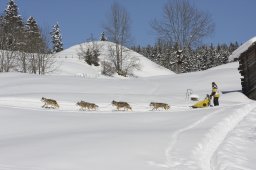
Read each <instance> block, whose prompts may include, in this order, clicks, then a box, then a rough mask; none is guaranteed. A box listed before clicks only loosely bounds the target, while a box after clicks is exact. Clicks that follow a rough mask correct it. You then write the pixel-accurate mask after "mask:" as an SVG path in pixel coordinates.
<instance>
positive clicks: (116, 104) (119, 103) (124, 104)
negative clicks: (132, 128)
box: [112, 100, 132, 111]
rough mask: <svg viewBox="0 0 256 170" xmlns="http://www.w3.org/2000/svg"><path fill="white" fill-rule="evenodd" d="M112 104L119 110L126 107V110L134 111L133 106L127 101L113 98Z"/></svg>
mask: <svg viewBox="0 0 256 170" xmlns="http://www.w3.org/2000/svg"><path fill="white" fill-rule="evenodd" d="M112 105H113V106H115V107H116V108H117V110H118V111H119V110H120V108H124V110H131V111H132V107H131V106H130V105H129V104H128V103H127V102H117V101H115V100H113V101H112Z"/></svg>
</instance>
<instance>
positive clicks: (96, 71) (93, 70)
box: [51, 41, 174, 77]
mask: <svg viewBox="0 0 256 170" xmlns="http://www.w3.org/2000/svg"><path fill="white" fill-rule="evenodd" d="M94 43H95V44H96V45H97V46H98V47H99V50H100V54H101V55H100V56H99V59H100V61H104V60H107V58H108V57H107V56H108V55H109V48H110V47H111V46H112V47H113V46H114V44H113V43H112V42H107V41H97V42H94ZM80 46H82V47H83V48H84V49H87V48H88V47H89V46H92V42H90V43H83V44H78V45H75V46H73V47H70V48H68V49H66V50H64V51H61V52H59V53H57V54H55V57H56V65H55V66H56V68H57V69H56V71H55V72H53V73H51V74H54V75H80V76H85V77H104V76H103V75H102V74H101V71H102V66H98V67H96V66H90V65H88V64H87V63H85V62H84V61H83V60H79V56H78V52H80ZM124 56H129V57H135V58H136V59H138V60H139V63H140V65H141V68H140V70H134V72H133V74H134V76H136V77H149V76H158V75H171V74H174V73H173V72H171V71H170V70H168V69H166V68H164V67H162V66H159V65H157V64H156V63H154V62H152V61H150V60H149V59H147V58H146V57H144V56H142V55H140V54H138V53H136V52H134V51H132V50H129V49H128V48H125V51H124Z"/></svg>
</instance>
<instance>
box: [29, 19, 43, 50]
mask: <svg viewBox="0 0 256 170" xmlns="http://www.w3.org/2000/svg"><path fill="white" fill-rule="evenodd" d="M25 28H26V29H25V31H26V40H27V52H30V53H36V52H40V51H39V49H40V48H44V41H43V39H42V37H41V31H40V29H39V26H38V24H37V22H36V20H35V18H34V17H32V16H31V17H29V18H28V20H27V23H26V26H25Z"/></svg>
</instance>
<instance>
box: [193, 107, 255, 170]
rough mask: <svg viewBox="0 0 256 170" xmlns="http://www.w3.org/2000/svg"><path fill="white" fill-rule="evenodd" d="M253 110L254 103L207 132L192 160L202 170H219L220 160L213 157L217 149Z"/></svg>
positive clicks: (238, 110) (240, 109)
mask: <svg viewBox="0 0 256 170" xmlns="http://www.w3.org/2000/svg"><path fill="white" fill-rule="evenodd" d="M255 108H256V105H255V103H251V104H247V105H245V106H243V107H241V108H239V109H237V110H235V111H234V112H233V113H232V114H229V115H228V116H227V117H226V118H225V119H223V120H221V121H220V122H219V123H217V124H216V125H215V126H214V127H213V128H211V129H210V130H209V132H208V133H207V134H206V135H205V137H204V139H203V140H202V141H201V142H200V143H198V146H197V148H196V149H195V150H194V158H195V159H197V162H198V165H199V166H200V168H201V169H202V170H219V169H221V168H220V167H218V165H219V164H220V162H221V160H222V159H219V158H216V155H214V154H215V153H216V150H217V148H218V147H219V146H220V145H221V144H222V143H223V141H224V139H225V138H226V137H227V135H228V133H230V132H231V131H232V130H233V129H234V128H235V127H236V126H237V125H238V123H239V122H240V121H241V120H243V119H244V118H245V116H246V115H248V114H249V113H250V112H251V111H252V110H253V109H255ZM217 152H218V151H217ZM213 155H214V156H213Z"/></svg>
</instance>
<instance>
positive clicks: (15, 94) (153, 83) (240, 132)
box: [0, 47, 256, 170]
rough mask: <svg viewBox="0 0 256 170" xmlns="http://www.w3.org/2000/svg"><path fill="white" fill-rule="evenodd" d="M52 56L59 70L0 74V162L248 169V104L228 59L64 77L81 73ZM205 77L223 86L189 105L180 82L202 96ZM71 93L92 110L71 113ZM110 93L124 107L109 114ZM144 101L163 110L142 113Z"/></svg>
mask: <svg viewBox="0 0 256 170" xmlns="http://www.w3.org/2000/svg"><path fill="white" fill-rule="evenodd" d="M73 48H74V49H73V50H75V49H76V48H75V47H73ZM69 50H70V51H72V48H71V49H69ZM66 52H67V51H66ZM62 54H63V55H61V57H62V58H61V59H63V61H64V62H66V61H69V63H68V62H67V65H69V67H67V68H69V70H67V68H65V69H64V70H65V71H66V72H64V73H61V72H60V73H59V74H55V75H30V74H21V73H2V74H0V80H1V81H0V87H1V88H0V169H2V170H84V169H90V170H163V169H171V170H220V169H225V170H234V169H246V170H254V169H255V167H256V163H255V162H256V154H255V153H256V149H255V147H254V146H255V145H256V140H255V139H256V135H255V134H256V130H255V129H256V127H255V124H256V119H255V117H256V111H255V110H256V109H255V108H256V103H255V102H254V101H251V100H249V99H248V98H247V97H246V96H244V95H243V94H241V93H240V92H239V90H241V85H240V84H241V83H240V75H239V72H238V70H237V67H238V63H231V64H227V65H223V66H221V67H218V68H213V69H210V70H207V71H202V72H195V73H187V74H179V75H176V74H172V75H163V76H155V77H139V78H136V79H134V78H128V79H118V78H113V79H106V78H103V79H102V78H96V77H93V76H92V77H86V78H84V77H79V76H77V77H76V76H74V73H77V72H80V73H81V70H80V69H79V68H78V65H79V62H78V61H77V63H76V62H74V63H73V65H71V64H72V62H71V61H72V60H71V59H70V58H69V59H70V60H66V59H65V56H64V54H65V51H63V52H62ZM66 54H67V53H66ZM68 57H69V56H68ZM74 58H75V57H74ZM63 67H64V66H63ZM60 68H61V67H60ZM85 71H88V70H85ZM86 73H87V72H86ZM62 74H64V75H66V76H62ZM92 74H95V72H93V70H92ZM212 81H215V82H216V83H217V84H218V86H219V88H220V90H222V91H224V92H226V93H225V94H222V95H221V97H220V106H219V107H209V108H204V109H194V110H193V109H192V108H190V107H189V106H190V105H192V104H193V103H194V102H191V101H186V100H185V99H186V92H187V89H192V90H193V93H194V94H196V95H198V96H199V97H200V99H203V98H204V97H205V95H206V94H209V93H210V92H211V82H212ZM227 92H229V93H227ZM42 97H47V98H53V99H55V100H57V101H58V103H59V105H60V108H59V109H56V110H54V109H44V108H41V106H42V105H43V103H42V102H41V101H40V99H41V98H42ZM80 100H85V101H88V102H93V103H96V104H97V105H98V106H99V108H98V110H97V111H79V108H78V106H76V102H77V101H80ZM112 100H121V101H127V102H128V103H130V105H131V107H132V109H133V111H116V110H115V108H114V107H113V106H112V105H111V101H112ZM152 101H154V102H165V103H168V104H170V106H171V108H170V110H168V111H165V110H159V111H151V108H150V106H149V103H150V102H152Z"/></svg>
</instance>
